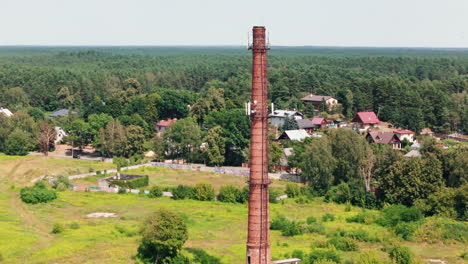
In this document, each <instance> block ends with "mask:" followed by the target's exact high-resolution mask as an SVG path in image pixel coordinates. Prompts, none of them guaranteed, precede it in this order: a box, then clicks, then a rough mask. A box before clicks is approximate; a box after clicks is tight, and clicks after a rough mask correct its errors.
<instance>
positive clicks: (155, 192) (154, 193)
mask: <svg viewBox="0 0 468 264" xmlns="http://www.w3.org/2000/svg"><path fill="white" fill-rule="evenodd" d="M162 195H163V189H162V188H161V187H159V186H153V187H151V189H150V192H149V194H148V197H150V198H156V197H161V196H162Z"/></svg>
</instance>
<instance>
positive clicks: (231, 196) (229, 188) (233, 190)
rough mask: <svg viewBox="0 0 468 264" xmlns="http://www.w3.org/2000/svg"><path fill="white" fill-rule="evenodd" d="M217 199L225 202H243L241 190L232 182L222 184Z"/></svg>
mask: <svg viewBox="0 0 468 264" xmlns="http://www.w3.org/2000/svg"><path fill="white" fill-rule="evenodd" d="M218 200H219V201H221V202H225V203H243V202H244V199H243V197H242V191H241V190H239V189H237V187H236V186H234V185H232V184H228V185H223V186H221V189H220V190H219V196H218Z"/></svg>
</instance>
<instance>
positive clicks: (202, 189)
mask: <svg viewBox="0 0 468 264" xmlns="http://www.w3.org/2000/svg"><path fill="white" fill-rule="evenodd" d="M194 198H195V200H199V201H213V200H214V198H215V190H214V188H213V186H212V185H211V184H206V183H198V184H197V185H195V191H194Z"/></svg>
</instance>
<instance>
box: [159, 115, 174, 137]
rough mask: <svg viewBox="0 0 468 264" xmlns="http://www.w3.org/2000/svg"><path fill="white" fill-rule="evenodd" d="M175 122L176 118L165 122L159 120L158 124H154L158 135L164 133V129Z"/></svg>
mask: <svg viewBox="0 0 468 264" xmlns="http://www.w3.org/2000/svg"><path fill="white" fill-rule="evenodd" d="M175 122H177V118H174V119H169V118H167V119H166V120H161V121H159V122H158V123H156V131H157V132H158V134H159V133H164V131H166V128H167V127H168V126H170V125H172V124H174V123H175Z"/></svg>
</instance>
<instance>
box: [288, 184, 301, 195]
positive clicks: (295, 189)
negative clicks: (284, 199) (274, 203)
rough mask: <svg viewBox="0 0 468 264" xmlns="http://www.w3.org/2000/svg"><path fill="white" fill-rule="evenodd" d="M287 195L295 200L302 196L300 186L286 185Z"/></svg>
mask: <svg viewBox="0 0 468 264" xmlns="http://www.w3.org/2000/svg"><path fill="white" fill-rule="evenodd" d="M285 193H286V194H287V195H288V197H291V198H294V197H297V196H299V195H301V189H300V188H299V185H297V184H295V183H288V184H286V191H285Z"/></svg>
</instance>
